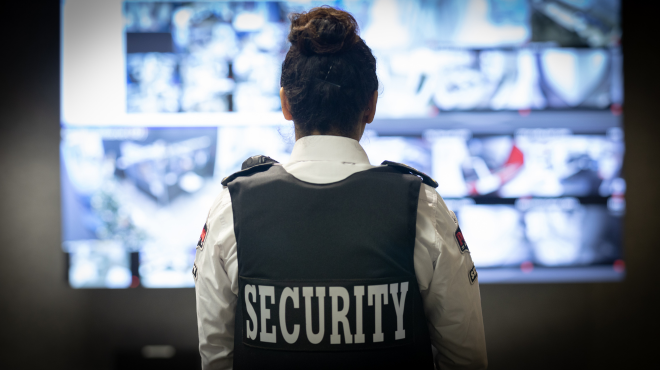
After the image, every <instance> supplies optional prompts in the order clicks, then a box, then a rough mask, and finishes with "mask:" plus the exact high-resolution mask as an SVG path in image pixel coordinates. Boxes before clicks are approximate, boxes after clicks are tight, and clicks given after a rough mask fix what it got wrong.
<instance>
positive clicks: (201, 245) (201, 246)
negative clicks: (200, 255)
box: [197, 224, 208, 249]
mask: <svg viewBox="0 0 660 370" xmlns="http://www.w3.org/2000/svg"><path fill="white" fill-rule="evenodd" d="M207 232H208V228H207V227H206V224H204V228H203V229H202V235H200V236H199V241H198V242H197V247H198V248H199V249H204V242H205V241H206V233H207Z"/></svg>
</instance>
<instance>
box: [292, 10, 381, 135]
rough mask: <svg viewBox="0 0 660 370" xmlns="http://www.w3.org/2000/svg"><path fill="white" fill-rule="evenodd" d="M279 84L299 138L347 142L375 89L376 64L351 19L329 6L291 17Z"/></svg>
mask: <svg viewBox="0 0 660 370" xmlns="http://www.w3.org/2000/svg"><path fill="white" fill-rule="evenodd" d="M290 19H291V31H290V32H289V41H290V42H291V48H290V49H289V51H288V52H287V54H286V58H285V59H284V62H283V63H282V77H281V79H280V84H281V86H282V87H283V88H284V94H285V95H286V98H287V100H288V101H289V110H290V111H291V115H292V116H293V122H294V124H295V126H296V131H298V132H299V133H300V134H301V136H306V135H309V134H310V133H312V132H314V131H318V132H319V133H321V134H328V133H336V134H340V135H343V136H350V135H351V134H352V133H354V132H355V129H356V127H357V125H358V123H359V120H360V118H361V114H362V113H363V112H364V110H365V109H366V108H367V106H368V104H369V101H370V99H371V97H372V96H373V94H374V92H375V91H376V90H377V89H378V78H377V77H376V58H374V56H373V54H372V53H371V49H369V47H368V46H367V44H365V43H364V40H362V38H361V37H360V36H359V35H358V32H359V28H358V24H357V21H356V20H355V18H353V16H352V15H351V14H350V13H348V12H345V11H343V10H338V9H335V8H332V7H329V6H322V7H318V8H313V9H311V10H310V11H309V12H302V13H294V14H292V15H291V16H290Z"/></svg>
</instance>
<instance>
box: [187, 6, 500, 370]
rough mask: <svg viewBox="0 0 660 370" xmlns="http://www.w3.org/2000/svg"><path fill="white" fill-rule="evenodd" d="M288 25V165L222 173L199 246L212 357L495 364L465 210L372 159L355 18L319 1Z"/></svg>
mask: <svg viewBox="0 0 660 370" xmlns="http://www.w3.org/2000/svg"><path fill="white" fill-rule="evenodd" d="M291 23H292V24H291V32H290V34H289V41H291V44H292V46H291V48H290V50H289V52H288V53H287V57H286V59H285V61H284V63H283V67H282V80H281V84H282V89H281V91H280V95H281V98H282V111H283V113H284V116H285V118H287V119H289V120H293V121H294V125H295V129H296V143H295V145H294V148H293V152H292V154H291V158H290V161H289V162H288V163H286V164H284V165H281V164H279V163H277V162H276V161H275V160H273V159H270V158H268V157H263V156H257V157H253V158H250V159H248V160H246V162H245V163H244V164H243V169H242V170H241V171H239V172H237V173H235V174H233V175H231V176H228V177H227V178H225V179H224V180H223V181H222V184H223V185H224V187H223V190H222V192H221V194H220V196H219V197H218V198H217V199H216V201H215V202H214V204H213V206H212V207H211V210H210V212H209V215H208V218H207V222H206V224H205V225H204V228H203V231H202V236H201V237H200V240H199V242H198V245H197V254H196V258H195V265H194V268H193V274H194V276H195V285H196V295H197V316H198V329H199V339H200V353H201V356H202V363H203V368H204V369H230V368H236V369H260V368H269V369H272V368H276V369H277V368H282V369H303V368H304V369H309V368H313V369H337V368H344V369H346V368H348V369H372V368H373V369H376V368H378V369H382V368H388V369H389V368H401V369H403V368H405V369H422V368H424V369H432V368H433V367H434V363H435V365H436V367H438V368H441V369H485V368H486V366H487V359H486V347H485V339H484V332H483V319H482V315H481V301H480V296H479V287H478V277H477V272H476V270H475V268H474V264H473V263H472V259H471V258H470V252H469V249H468V247H467V244H466V242H465V239H464V238H463V235H462V233H461V231H460V228H459V226H458V222H457V220H456V217H455V215H454V214H453V212H451V211H449V210H448V209H447V206H446V205H445V203H444V202H443V200H442V198H441V197H440V196H439V195H438V193H437V192H436V191H435V187H437V183H436V182H435V181H434V180H433V179H432V178H430V177H429V176H427V175H426V174H424V173H422V172H419V171H417V170H415V169H413V168H411V167H408V166H406V165H403V164H398V163H393V162H387V161H386V162H384V163H383V164H382V165H381V166H373V165H371V164H370V163H369V159H368V158H367V155H366V153H365V152H364V150H363V149H362V147H361V146H360V144H359V143H358V141H359V139H360V138H361V136H362V133H363V132H364V128H365V126H366V124H367V123H370V122H372V120H373V118H374V114H375V109H376V103H377V98H378V95H377V91H376V90H377V86H378V82H377V79H376V73H375V71H376V63H375V59H374V57H373V55H372V54H371V51H370V49H369V48H368V47H367V46H366V44H365V43H364V41H363V40H362V39H361V38H360V37H359V36H358V35H357V23H356V22H355V19H354V18H353V17H352V16H351V15H350V14H348V13H346V12H343V11H340V10H336V9H333V8H329V7H322V8H315V9H312V10H311V11H310V12H308V13H300V14H294V15H293V16H292V22H291ZM432 347H434V348H435V349H436V350H437V354H436V355H435V360H434V359H433V354H432Z"/></svg>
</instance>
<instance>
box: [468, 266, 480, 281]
mask: <svg viewBox="0 0 660 370" xmlns="http://www.w3.org/2000/svg"><path fill="white" fill-rule="evenodd" d="M477 277H479V275H478V274H477V268H476V267H474V265H472V268H471V269H470V271H469V272H468V279H470V285H472V284H474V282H475V281H477Z"/></svg>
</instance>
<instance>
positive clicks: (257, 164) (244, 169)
mask: <svg viewBox="0 0 660 370" xmlns="http://www.w3.org/2000/svg"><path fill="white" fill-rule="evenodd" d="M275 163H280V162H278V161H276V160H274V159H273V158H271V157H268V156H265V155H254V156H252V157H250V158H248V159H246V160H245V161H243V164H242V165H241V170H240V171H238V172H234V173H232V174H231V175H229V176H227V177H225V178H224V179H222V182H221V184H222V185H223V186H227V184H229V183H230V182H231V181H232V180H234V179H235V178H237V177H240V176H247V175H249V174H252V173H255V172H259V171H264V170H267V169H268V168H269V167H270V166H272V165H273V164H275Z"/></svg>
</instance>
